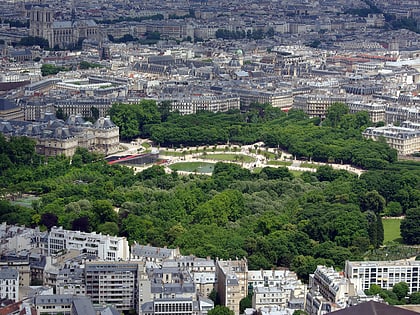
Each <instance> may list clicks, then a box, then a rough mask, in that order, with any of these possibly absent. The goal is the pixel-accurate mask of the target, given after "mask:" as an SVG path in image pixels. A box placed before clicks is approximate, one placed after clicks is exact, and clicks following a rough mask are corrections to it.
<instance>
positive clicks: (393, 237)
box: [382, 219, 402, 244]
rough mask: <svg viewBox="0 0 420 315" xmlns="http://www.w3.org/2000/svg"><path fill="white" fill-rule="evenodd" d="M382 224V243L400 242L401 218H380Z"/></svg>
mask: <svg viewBox="0 0 420 315" xmlns="http://www.w3.org/2000/svg"><path fill="white" fill-rule="evenodd" d="M382 224H383V226H384V244H387V243H390V242H397V243H402V238H401V233H400V225H401V219H382Z"/></svg>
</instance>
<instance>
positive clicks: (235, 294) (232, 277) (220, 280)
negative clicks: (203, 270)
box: [216, 258, 248, 315]
mask: <svg viewBox="0 0 420 315" xmlns="http://www.w3.org/2000/svg"><path fill="white" fill-rule="evenodd" d="M216 275H217V287H216V290H217V293H218V294H219V297H220V302H221V304H222V305H224V306H226V307H228V308H229V309H230V310H232V311H233V312H234V313H235V315H239V313H240V312H239V302H240V301H241V300H242V299H243V298H244V297H246V296H247V295H248V262H247V260H246V258H243V259H240V260H239V259H236V260H216Z"/></svg>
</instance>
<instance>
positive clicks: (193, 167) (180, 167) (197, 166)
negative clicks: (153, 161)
mask: <svg viewBox="0 0 420 315" xmlns="http://www.w3.org/2000/svg"><path fill="white" fill-rule="evenodd" d="M168 167H169V168H170V169H171V170H173V171H184V172H197V173H211V172H213V168H214V164H213V163H206V162H180V163H174V164H171V165H169V166H168Z"/></svg>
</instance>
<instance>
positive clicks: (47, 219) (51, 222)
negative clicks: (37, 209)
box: [39, 212, 58, 230]
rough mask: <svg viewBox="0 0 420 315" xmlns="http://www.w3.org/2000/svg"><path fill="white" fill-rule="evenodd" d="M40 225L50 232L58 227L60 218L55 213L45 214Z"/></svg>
mask: <svg viewBox="0 0 420 315" xmlns="http://www.w3.org/2000/svg"><path fill="white" fill-rule="evenodd" d="M39 224H40V225H44V226H45V227H46V228H47V229H48V230H50V229H51V228H52V227H53V226H58V217H57V216H56V215H55V214H54V213H48V212H47V213H43V214H42V215H41V221H40V222H39Z"/></svg>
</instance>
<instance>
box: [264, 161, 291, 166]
mask: <svg viewBox="0 0 420 315" xmlns="http://www.w3.org/2000/svg"><path fill="white" fill-rule="evenodd" d="M267 164H268V165H284V166H290V165H292V162H289V161H268V162H267Z"/></svg>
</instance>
